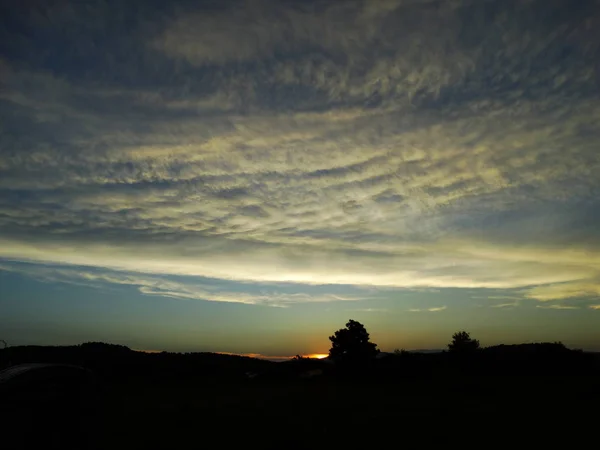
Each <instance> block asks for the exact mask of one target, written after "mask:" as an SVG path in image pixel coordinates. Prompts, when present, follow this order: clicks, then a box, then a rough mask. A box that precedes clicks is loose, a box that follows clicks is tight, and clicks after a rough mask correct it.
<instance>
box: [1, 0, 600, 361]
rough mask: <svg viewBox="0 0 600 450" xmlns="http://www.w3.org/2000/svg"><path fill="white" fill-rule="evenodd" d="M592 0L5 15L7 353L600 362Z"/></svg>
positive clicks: (9, 9)
mask: <svg viewBox="0 0 600 450" xmlns="http://www.w3.org/2000/svg"><path fill="white" fill-rule="evenodd" d="M598 61H600V2H599V1H597V0H578V1H572V0H518V1H517V0H444V1H441V0H439V1H435V0H364V1H359V0H344V1H333V0H332V1H324V0H314V1H312V0H307V1H303V2H296V1H289V0H280V1H275V0H245V1H244V0H239V1H226V0H221V1H216V0H213V1H171V2H162V1H157V0H155V1H153V0H130V1H127V2H124V1H120V0H118V1H116V0H114V1H113V0H104V1H96V0H93V1H87V2H67V1H59V0H47V1H41V0H29V1H21V2H2V4H1V5H0V338H1V339H4V340H6V341H7V342H8V343H9V344H11V345H21V344H48V345H50V344H52V345H60V344H77V343H81V342H87V341H104V342H111V343H117V344H123V345H128V346H130V347H131V348H135V349H142V350H168V351H218V352H232V353H253V354H261V355H267V356H270V357H273V356H287V355H295V354H314V353H327V351H328V349H329V340H328V336H330V335H331V334H333V332H334V331H335V330H336V329H339V328H341V327H343V326H344V325H345V323H346V322H347V320H348V319H355V320H358V321H360V322H362V323H363V324H364V325H365V326H366V328H367V330H368V331H369V332H370V334H371V338H372V340H373V341H374V342H376V343H377V344H378V345H379V348H380V349H382V350H384V351H391V350H393V349H396V348H405V349H425V348H427V349H431V348H443V347H444V346H445V345H446V344H447V343H448V341H449V340H450V337H451V335H452V333H453V332H455V331H458V330H461V329H465V330H467V331H470V332H471V334H472V335H473V337H475V338H478V339H479V340H480V341H481V343H482V345H495V344H499V343H506V344H511V343H521V342H540V341H562V342H564V343H565V344H566V345H568V346H571V347H576V348H584V349H591V350H600V227H599V226H598V223H599V221H600V176H599V174H600V148H599V144H598V143H599V142H600V127H599V125H598V124H599V123H600V74H599V71H600V64H599V63H598Z"/></svg>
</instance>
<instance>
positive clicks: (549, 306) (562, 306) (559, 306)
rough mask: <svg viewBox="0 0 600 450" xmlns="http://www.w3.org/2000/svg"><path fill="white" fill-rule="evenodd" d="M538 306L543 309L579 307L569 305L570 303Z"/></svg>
mask: <svg viewBox="0 0 600 450" xmlns="http://www.w3.org/2000/svg"><path fill="white" fill-rule="evenodd" d="M536 308H541V309H579V307H578V306H569V305H537V306H536Z"/></svg>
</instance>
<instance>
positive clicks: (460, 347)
mask: <svg viewBox="0 0 600 450" xmlns="http://www.w3.org/2000/svg"><path fill="white" fill-rule="evenodd" d="M478 349H479V341H478V340H477V339H471V335H470V334H469V333H468V332H466V331H458V332H456V333H454V334H453V335H452V342H450V343H449V344H448V350H449V351H450V352H451V353H460V354H466V353H473V352H475V351H476V350H478Z"/></svg>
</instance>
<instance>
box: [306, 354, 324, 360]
mask: <svg viewBox="0 0 600 450" xmlns="http://www.w3.org/2000/svg"><path fill="white" fill-rule="evenodd" d="M328 356H329V355H328V354H327V353H312V354H310V355H306V358H314V359H325V358H327V357H328Z"/></svg>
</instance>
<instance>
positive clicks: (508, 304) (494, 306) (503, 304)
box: [490, 302, 519, 308]
mask: <svg viewBox="0 0 600 450" xmlns="http://www.w3.org/2000/svg"><path fill="white" fill-rule="evenodd" d="M518 305H519V303H518V302H513V303H500V304H497V305H490V308H514V307H515V306H518Z"/></svg>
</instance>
